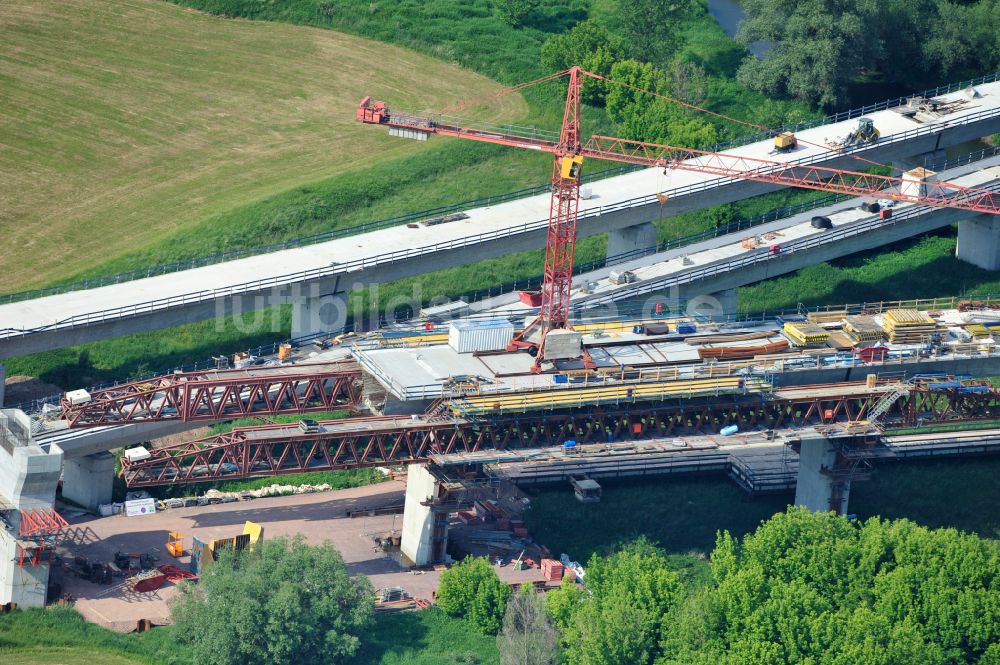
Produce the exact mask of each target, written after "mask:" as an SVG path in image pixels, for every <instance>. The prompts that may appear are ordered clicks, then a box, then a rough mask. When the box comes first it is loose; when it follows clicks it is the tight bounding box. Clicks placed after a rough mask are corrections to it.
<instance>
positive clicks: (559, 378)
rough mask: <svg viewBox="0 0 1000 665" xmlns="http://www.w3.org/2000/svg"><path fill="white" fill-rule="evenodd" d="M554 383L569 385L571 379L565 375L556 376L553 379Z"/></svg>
mask: <svg viewBox="0 0 1000 665" xmlns="http://www.w3.org/2000/svg"><path fill="white" fill-rule="evenodd" d="M552 382H553V383H569V377H568V376H566V375H565V374H556V375H554V376H553V377H552Z"/></svg>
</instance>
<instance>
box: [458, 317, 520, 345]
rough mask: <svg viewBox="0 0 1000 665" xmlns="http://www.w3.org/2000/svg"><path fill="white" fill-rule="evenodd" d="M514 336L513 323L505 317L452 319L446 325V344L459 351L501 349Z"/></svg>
mask: <svg viewBox="0 0 1000 665" xmlns="http://www.w3.org/2000/svg"><path fill="white" fill-rule="evenodd" d="M513 338H514V324H513V323H511V322H510V321H508V320H507V319H488V320H485V321H453V322H452V323H451V324H450V325H449V327H448V346H450V347H451V348H453V349H454V350H455V351H457V352H459V353H475V352H477V351H503V350H504V349H505V348H507V344H509V343H510V340H511V339H513Z"/></svg>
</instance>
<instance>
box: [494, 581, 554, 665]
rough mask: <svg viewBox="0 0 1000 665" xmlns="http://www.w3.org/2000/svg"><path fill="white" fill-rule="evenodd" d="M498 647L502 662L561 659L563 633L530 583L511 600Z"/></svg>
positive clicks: (517, 664) (532, 664) (546, 663)
mask: <svg viewBox="0 0 1000 665" xmlns="http://www.w3.org/2000/svg"><path fill="white" fill-rule="evenodd" d="M497 648H498V649H499V651H500V663H501V664H502V665H551V664H552V663H555V662H556V661H557V660H558V659H559V635H558V633H556V630H555V628H554V627H553V626H552V622H551V621H550V620H549V616H548V614H547V613H546V610H545V601H544V600H543V598H542V597H541V596H539V595H538V593H537V592H536V591H535V589H534V588H533V587H532V586H531V585H530V584H524V585H522V586H521V588H520V589H519V590H518V591H517V593H515V594H514V595H512V596H511V597H510V599H509V600H508V601H507V611H506V613H505V614H504V617H503V630H501V631H500V635H498V636H497Z"/></svg>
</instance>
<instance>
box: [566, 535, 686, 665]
mask: <svg viewBox="0 0 1000 665" xmlns="http://www.w3.org/2000/svg"><path fill="white" fill-rule="evenodd" d="M586 580H587V589H588V590H589V591H590V592H591V594H590V596H589V597H588V598H586V599H584V600H583V601H582V602H580V603H579V604H578V605H577V606H576V609H575V611H574V613H573V614H574V616H573V620H572V622H570V623H569V626H568V628H567V630H566V632H565V635H564V640H565V643H566V656H567V659H568V661H569V662H570V663H573V664H576V663H579V664H581V665H583V664H586V665H643V664H644V663H646V664H648V663H652V662H653V659H654V658H655V657H656V656H657V654H658V652H659V644H660V641H661V639H662V631H663V628H664V626H665V623H664V621H665V618H666V617H667V615H668V613H669V612H670V611H671V610H672V608H673V607H674V606H675V605H677V604H678V603H679V602H680V601H681V599H682V598H683V590H682V588H681V584H680V580H679V578H678V577H677V574H676V573H674V572H673V571H671V570H670V567H669V564H668V562H667V558H666V555H665V554H664V553H663V551H662V550H659V549H658V548H656V547H654V546H653V545H651V544H650V543H649V542H648V541H645V540H640V541H637V542H635V543H632V544H631V545H628V546H627V547H625V548H624V549H622V550H621V551H619V552H616V553H615V554H612V555H611V556H609V557H598V556H596V555H595V556H593V557H591V560H590V563H589V565H588V566H587V577H586Z"/></svg>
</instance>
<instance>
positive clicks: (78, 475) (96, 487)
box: [62, 452, 115, 510]
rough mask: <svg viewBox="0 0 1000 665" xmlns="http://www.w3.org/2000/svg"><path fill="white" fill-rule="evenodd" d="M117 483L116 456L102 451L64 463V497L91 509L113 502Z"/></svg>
mask: <svg viewBox="0 0 1000 665" xmlns="http://www.w3.org/2000/svg"><path fill="white" fill-rule="evenodd" d="M114 484H115V456H114V455H112V454H111V453H107V452H102V453H95V454H93V455H87V456H86V457H76V458H73V459H68V460H66V461H65V462H64V463H63V485H62V495H63V498H65V499H69V500H70V501H72V502H73V503H77V504H79V505H81V506H83V507H84V508H87V509H89V510H97V508H98V506H100V505H101V504H107V503H111V495H112V492H113V490H114Z"/></svg>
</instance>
